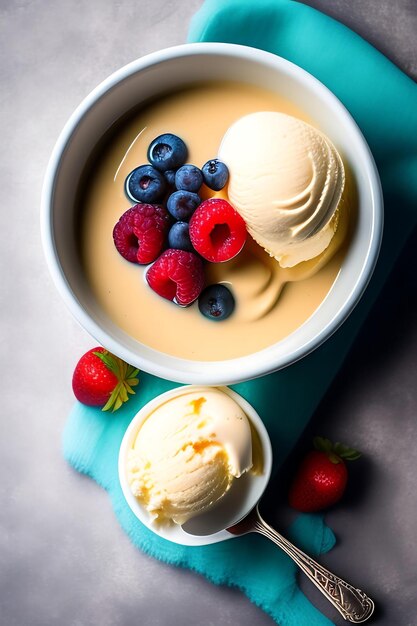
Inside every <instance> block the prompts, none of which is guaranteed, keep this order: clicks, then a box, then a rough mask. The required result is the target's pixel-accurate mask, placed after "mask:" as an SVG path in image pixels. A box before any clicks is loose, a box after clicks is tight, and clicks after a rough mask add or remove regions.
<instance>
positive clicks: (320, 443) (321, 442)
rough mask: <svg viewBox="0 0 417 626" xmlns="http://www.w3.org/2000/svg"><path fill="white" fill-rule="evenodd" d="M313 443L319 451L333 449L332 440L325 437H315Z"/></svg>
mask: <svg viewBox="0 0 417 626" xmlns="http://www.w3.org/2000/svg"><path fill="white" fill-rule="evenodd" d="M313 444H314V447H315V448H316V450H318V451H319V452H326V453H330V452H332V451H333V445H332V442H331V441H330V439H326V438H325V437H314V439H313Z"/></svg>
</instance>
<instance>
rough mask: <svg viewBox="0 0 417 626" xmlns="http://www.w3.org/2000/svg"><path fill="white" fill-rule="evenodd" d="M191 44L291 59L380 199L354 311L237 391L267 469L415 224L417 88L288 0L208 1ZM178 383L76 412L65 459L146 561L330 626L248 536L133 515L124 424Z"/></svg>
mask: <svg viewBox="0 0 417 626" xmlns="http://www.w3.org/2000/svg"><path fill="white" fill-rule="evenodd" d="M189 40H190V41H221V42H230V43H240V44H245V45H250V46H253V47H257V48H262V49H264V50H268V51H270V52H273V53H275V54H278V55H280V56H282V57H285V58H287V59H289V60H290V61H293V62H294V63H297V64H298V65H300V66H301V67H303V68H304V69H306V70H307V71H309V72H310V73H312V74H313V75H314V76H316V77H317V78H318V79H319V80H321V81H322V82H323V83H324V84H325V85H327V87H329V88H330V89H331V90H332V91H333V92H334V93H335V94H336V95H337V96H338V97H339V98H340V100H341V101H342V102H343V103H344V105H345V106H346V107H347V108H348V109H349V111H350V112H351V113H352V115H353V117H354V118H355V120H356V121H357V123H358V124H359V126H360V128H361V130H362V132H363V133H364V135H365V137H366V139H367V141H368V143H369V145H370V147H371V150H372V152H373V154H374V157H375V159H376V162H377V165H378V169H379V172H380V176H381V179H382V185H383V190H384V198H385V216H386V220H385V235H384V241H383V245H382V250H381V255H380V258H379V261H378V264H377V268H376V271H375V274H374V276H373V278H372V281H371V283H370V285H369V287H368V289H367V291H366V294H365V296H364V297H363V298H362V300H361V302H360V304H359V306H358V307H357V308H356V309H355V311H354V312H353V314H352V315H351V316H350V318H349V319H348V320H347V321H346V322H345V324H344V325H343V326H342V328H341V329H340V330H339V331H338V332H337V333H336V334H335V335H334V336H333V337H332V338H331V339H330V340H329V341H327V342H326V343H325V344H324V345H323V346H322V347H321V348H320V349H318V350H316V351H315V352H314V353H312V354H311V355H309V356H308V357H306V358H305V359H303V360H302V361H299V362H298V363H296V364H295V365H292V366H291V367H289V368H287V369H286V370H283V371H281V372H277V373H275V374H271V375H269V376H266V377H264V378H262V379H258V380H254V381H250V382H247V383H241V384H239V385H236V386H235V389H236V390H237V391H238V392H239V393H240V394H242V395H243V396H244V397H245V398H246V399H247V400H248V401H249V402H250V403H251V404H253V406H254V407H255V408H256V410H257V411H258V412H259V413H260V415H261V416H262V418H263V420H264V422H265V423H266V425H267V427H268V430H269V433H270V436H271V439H272V443H273V448H274V459H275V470H276V469H277V468H278V467H279V465H280V464H281V463H282V461H283V460H284V458H285V457H286V455H287V454H288V452H289V451H290V450H291V448H292V446H293V445H294V443H295V442H296V440H297V439H298V437H299V436H300V434H301V432H302V430H303V429H304V427H305V425H306V423H307V422H308V420H309V419H310V417H311V416H312V414H313V412H314V410H315V409H316V407H317V405H318V403H319V401H320V400H321V399H322V397H323V394H324V393H325V391H326V390H327V388H328V387H329V385H330V383H331V382H332V380H333V378H334V376H335V375H336V373H337V371H338V369H339V368H340V366H341V364H342V362H343V360H344V358H345V356H346V354H347V353H348V351H349V348H350V347H351V345H352V342H353V340H354V338H355V336H356V335H357V333H358V330H359V329H360V327H361V325H362V323H363V321H364V319H365V318H366V316H367V314H368V312H369V310H370V308H371V306H372V304H373V303H374V301H375V299H376V296H377V295H378V293H379V291H380V289H381V287H382V285H383V283H384V281H385V279H386V277H387V275H388V273H389V271H390V270H391V268H392V266H393V264H394V262H395V260H396V258H397V257H398V255H399V253H400V251H401V249H402V247H403V246H404V244H405V242H406V240H407V238H408V236H409V235H410V233H411V231H412V229H413V227H414V226H415V224H416V219H417V86H416V84H415V83H414V82H413V81H412V80H411V79H410V78H408V77H407V76H406V75H404V74H403V73H402V72H401V71H400V70H399V69H398V68H397V67H395V66H394V65H393V64H392V63H391V62H390V61H388V60H387V59H386V58H385V57H384V56H383V55H382V54H380V53H379V52H377V51H376V50H375V49H374V48H373V47H372V46H370V45H369V44H368V43H366V42H365V41H364V40H363V39H361V38H360V37H359V36H358V35H356V34H355V33H353V32H352V31H350V30H349V29H348V28H346V27H344V26H343V25H341V24H339V23H338V22H336V21H334V20H333V19H331V18H329V17H327V16H325V15H323V14H321V13H319V12H318V11H316V10H314V9H312V8H310V7H308V6H305V5H303V4H300V3H297V2H293V1H291V0H257V1H256V2H253V0H207V2H206V3H205V4H204V5H203V7H202V8H201V10H200V11H199V12H198V13H197V14H196V15H195V16H194V19H193V21H192V25H191V29H190V34H189ZM173 386H175V385H174V384H172V383H169V382H167V381H164V380H161V379H158V378H156V377H153V376H150V375H147V374H145V373H142V375H141V381H140V387H139V388H138V392H137V395H136V396H135V397H134V398H133V399H132V400H130V402H129V403H128V404H127V405H125V406H124V407H123V409H121V410H120V411H119V412H118V414H116V415H114V416H113V415H107V414H104V413H102V412H101V411H99V410H97V409H92V408H87V407H84V406H82V405H80V404H76V405H75V406H74V409H73V410H72V412H71V414H70V416H69V419H68V422H67V425H66V428H65V432H64V437H63V449H64V455H65V457H66V459H67V460H68V461H69V462H70V463H71V464H72V465H73V466H74V467H75V468H76V469H77V470H78V471H80V472H83V473H85V474H88V475H89V476H91V477H92V478H93V479H94V480H96V481H97V482H98V483H99V484H100V485H101V486H102V487H104V488H105V489H106V490H107V491H108V492H109V494H110V497H111V499H112V503H113V507H114V510H115V513H116V515H117V517H118V519H119V521H120V523H121V525H122V527H123V528H124V529H125V531H126V532H127V533H128V535H129V536H130V538H131V539H132V541H133V542H134V543H135V545H137V546H138V547H139V548H141V549H142V550H143V551H145V552H146V553H148V554H150V555H152V556H154V557H156V558H158V559H161V560H163V561H166V562H168V563H172V564H175V565H179V566H183V567H188V568H190V569H192V570H195V571H197V572H199V573H201V574H203V575H204V576H206V577H207V578H208V579H209V580H211V581H212V582H214V583H218V584H228V585H232V586H236V587H238V588H240V589H241V590H242V591H244V592H245V593H246V594H247V596H248V597H249V598H250V600H252V602H254V603H255V604H257V605H258V606H260V607H261V608H262V609H264V610H265V611H266V612H268V613H269V614H270V615H271V616H272V618H273V619H274V620H276V622H277V623H279V624H280V625H281V626H303V625H304V624H308V625H310V626H316V625H317V626H325V625H326V624H330V623H331V622H329V620H328V619H327V618H325V617H324V616H323V615H322V614H321V613H320V612H319V611H317V610H316V609H315V608H314V607H313V606H312V605H311V604H310V603H309V601H308V600H307V599H306V598H305V596H304V595H303V594H302V593H301V591H300V590H299V588H298V586H297V584H296V568H295V566H293V564H292V562H291V561H290V560H289V559H288V558H287V557H286V556H285V555H284V554H283V553H281V552H280V551H279V550H278V549H276V548H275V547H274V546H273V545H272V544H270V543H269V542H268V541H267V540H265V539H264V538H262V537H259V536H254V535H250V536H246V537H240V538H237V539H233V540H230V541H226V542H223V543H221V544H216V545H213V546H205V547H201V548H187V547H181V546H177V545H174V544H170V543H169V542H167V541H165V540H163V539H160V538H158V537H157V536H156V535H154V534H153V533H151V532H150V531H149V530H147V529H146V528H145V527H144V526H142V525H141V523H140V522H139V521H138V520H137V519H136V518H135V517H134V516H133V514H132V513H131V512H130V509H129V508H128V506H127V505H126V503H125V501H124V499H123V495H122V493H121V489H120V486H119V483H118V477H117V455H118V449H119V445H120V442H121V439H122V437H123V433H124V431H125V429H126V426H127V424H128V423H129V421H130V419H131V418H132V417H133V415H134V414H135V413H136V412H137V410H139V408H140V407H141V406H142V405H143V404H144V403H146V402H147V401H148V400H149V399H151V398H153V397H154V396H155V395H157V394H159V393H161V392H163V391H166V390H168V389H170V388H172V387H173ZM290 533H291V536H292V537H293V539H294V540H296V541H297V542H298V543H299V544H300V545H301V546H302V547H303V548H304V549H305V550H307V551H309V552H310V553H312V554H319V553H320V552H324V551H326V550H328V549H330V548H331V547H332V545H333V543H334V536H333V534H332V532H331V531H330V530H329V529H328V528H326V527H325V525H324V524H323V521H322V518H321V517H320V516H301V517H299V518H298V519H297V520H296V522H295V523H294V524H293V526H292V528H291V529H290Z"/></svg>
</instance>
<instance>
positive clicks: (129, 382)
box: [93, 350, 139, 412]
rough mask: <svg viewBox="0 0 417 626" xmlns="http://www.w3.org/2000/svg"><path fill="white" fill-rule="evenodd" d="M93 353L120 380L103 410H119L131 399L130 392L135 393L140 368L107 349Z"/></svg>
mask: <svg viewBox="0 0 417 626" xmlns="http://www.w3.org/2000/svg"><path fill="white" fill-rule="evenodd" d="M93 354H94V355H95V356H97V357H98V358H99V359H100V360H101V361H102V362H103V363H104V365H105V366H106V367H107V369H109V370H110V371H111V372H112V373H113V374H114V375H115V376H116V378H117V380H118V381H119V382H118V383H117V385H116V387H115V388H114V389H113V391H112V393H111V394H110V397H109V399H108V400H107V402H106V404H105V405H104V407H103V408H102V411H109V410H110V409H111V410H112V411H113V412H114V411H117V410H118V409H120V407H121V406H122V405H123V404H124V402H127V401H128V400H129V394H132V395H135V392H134V391H133V389H132V387H136V386H137V385H138V384H139V380H138V379H137V378H136V377H137V375H138V373H139V370H138V369H137V368H135V367H133V365H129V364H128V363H126V361H123V360H122V359H119V357H117V356H115V355H114V354H111V352H108V351H107V350H106V351H105V352H93Z"/></svg>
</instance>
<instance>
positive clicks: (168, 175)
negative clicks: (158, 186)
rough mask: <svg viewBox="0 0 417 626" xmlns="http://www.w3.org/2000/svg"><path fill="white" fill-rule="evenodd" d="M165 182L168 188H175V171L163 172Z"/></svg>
mask: <svg viewBox="0 0 417 626" xmlns="http://www.w3.org/2000/svg"><path fill="white" fill-rule="evenodd" d="M164 176H165V180H166V181H167V183H168V185H169V186H170V187H175V170H167V171H166V172H164Z"/></svg>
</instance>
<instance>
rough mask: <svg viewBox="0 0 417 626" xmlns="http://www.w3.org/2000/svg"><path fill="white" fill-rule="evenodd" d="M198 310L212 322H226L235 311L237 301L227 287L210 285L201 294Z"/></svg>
mask: <svg viewBox="0 0 417 626" xmlns="http://www.w3.org/2000/svg"><path fill="white" fill-rule="evenodd" d="M198 308H199V309H200V313H202V314H203V315H204V317H208V318H209V319H210V320H216V321H217V320H218V321H220V320H225V319H226V318H228V317H229V315H231V314H232V313H233V311H234V308H235V299H234V297H233V295H232V293H231V291H230V290H229V289H228V288H227V287H225V285H210V286H209V287H206V288H205V289H204V291H202V293H201V294H200V297H199V299H198Z"/></svg>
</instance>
